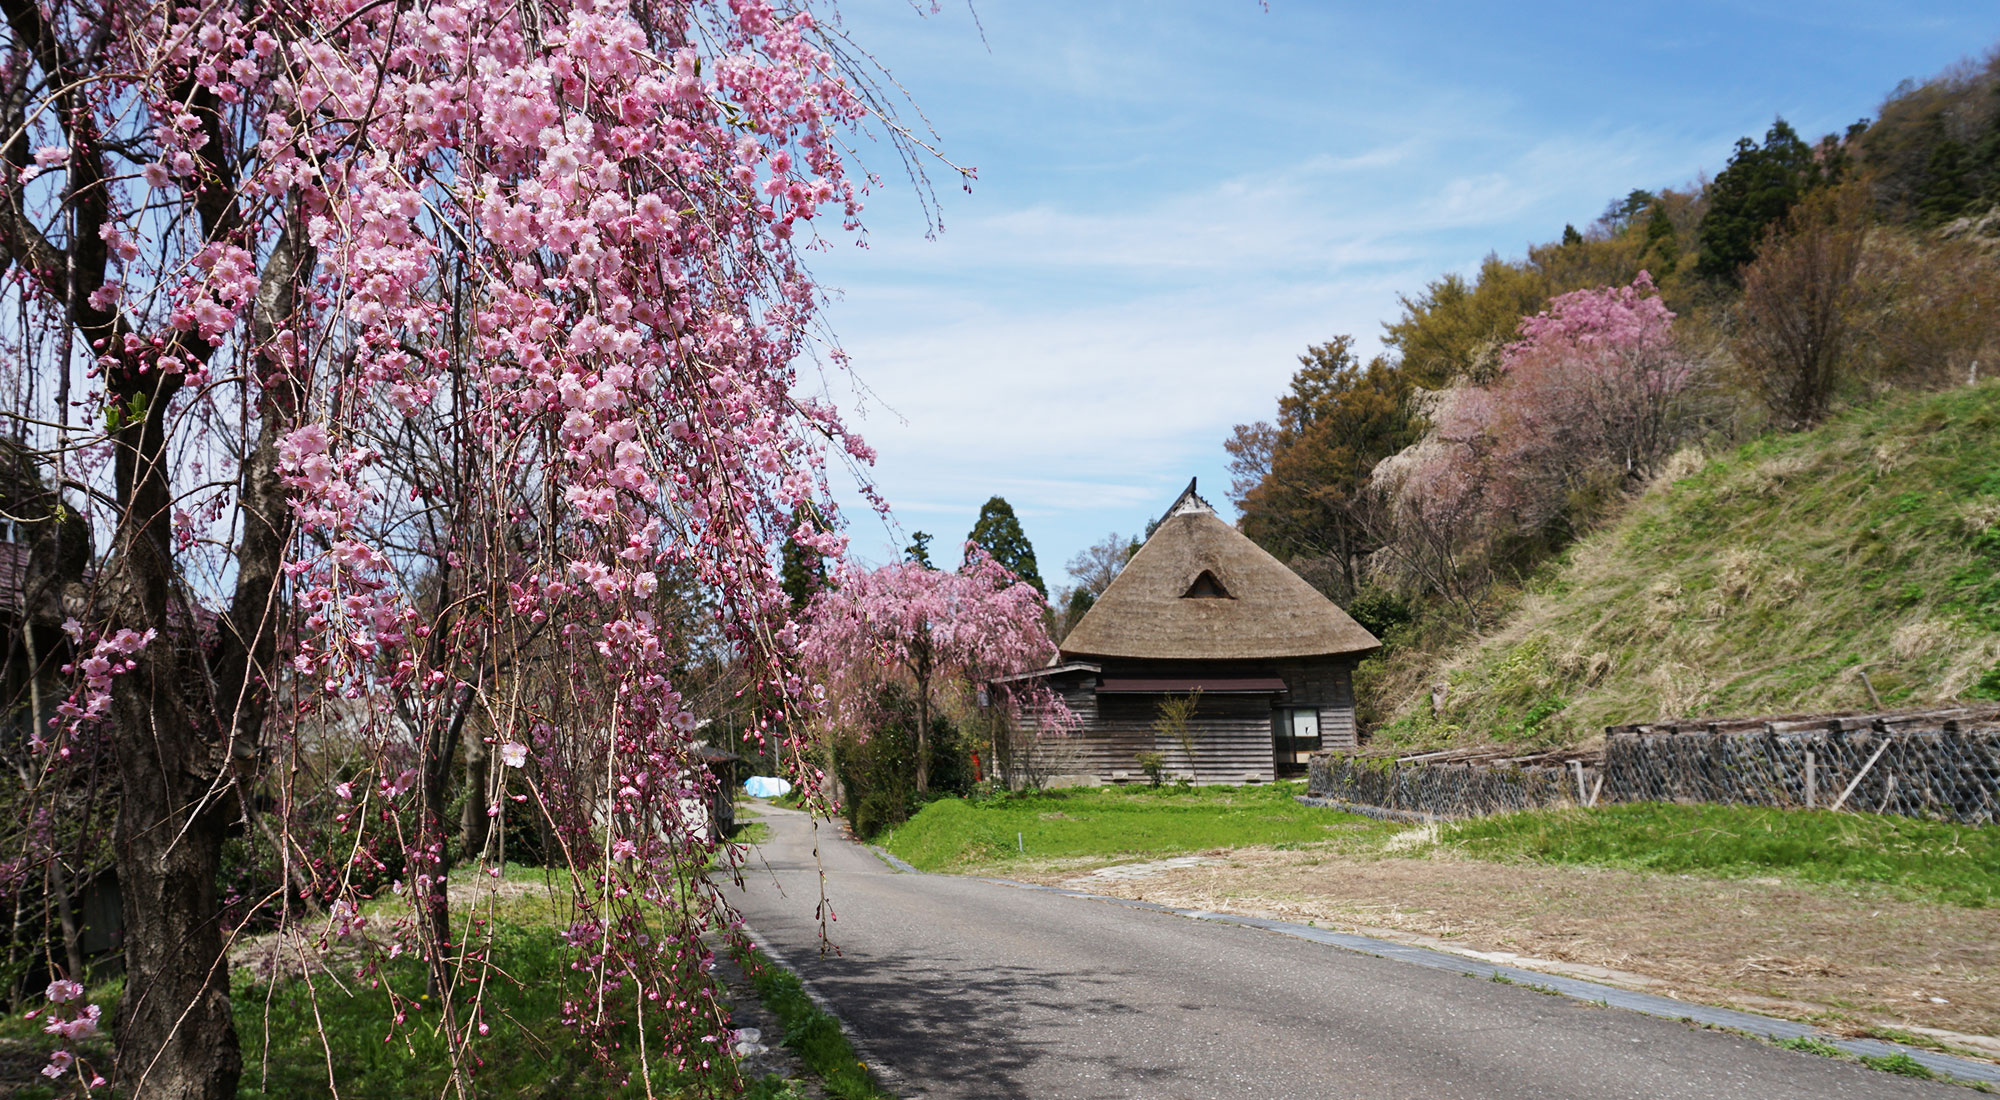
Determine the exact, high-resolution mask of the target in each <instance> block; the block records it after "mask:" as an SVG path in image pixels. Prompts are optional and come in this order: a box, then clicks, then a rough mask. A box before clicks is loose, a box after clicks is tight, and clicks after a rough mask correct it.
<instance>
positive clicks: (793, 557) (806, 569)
mask: <svg viewBox="0 0 2000 1100" xmlns="http://www.w3.org/2000/svg"><path fill="white" fill-rule="evenodd" d="M778 564H779V569H780V571H781V572H780V577H781V582H780V583H782V584H783V585H784V588H785V595H786V597H788V598H789V599H790V600H791V604H792V610H793V611H801V610H804V609H805V606H806V605H807V604H809V603H811V602H812V598H813V595H814V594H815V593H817V592H818V591H819V590H820V589H821V588H823V587H825V586H826V558H825V557H824V556H822V555H821V554H820V553H819V551H817V550H811V549H808V548H806V547H805V546H803V545H801V544H800V543H799V540H798V539H796V538H793V537H791V536H786V538H785V544H784V546H783V547H781V548H780V549H779V551H778Z"/></svg>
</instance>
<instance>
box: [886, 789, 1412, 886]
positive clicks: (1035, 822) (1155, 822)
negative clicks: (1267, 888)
mask: <svg viewBox="0 0 2000 1100" xmlns="http://www.w3.org/2000/svg"><path fill="white" fill-rule="evenodd" d="M1304 790H1305V784H1303V783H1273V784H1269V785H1266V786H1260V787H1192V788H1188V789H1185V790H1183V789H1181V788H1176V787H1158V788H1154V787H1078V788H1072V789H1068V790H1060V791H1046V792H1043V793H1041V794H1038V795H1029V796H1014V797H1008V796H1002V797H997V798H991V799H986V800H982V801H978V802H968V801H964V800H961V799H955V798H948V799H944V800H941V801H938V802H932V803H930V804H929V805H927V806H925V807H924V808H923V810H922V811H920V812H919V813H918V814H917V815H916V816H915V817H913V818H911V819H910V820H909V821H907V822H905V823H904V824H903V825H901V826H900V827H898V828H897V829H896V830H895V831H893V832H891V833H889V834H888V835H887V836H885V837H883V839H882V844H883V846H884V847H886V848H887V849H889V850H890V851H891V852H894V853H895V854H896V855H898V856H900V857H902V858H903V859H906V860H908V861H909V862H910V864H911V865H912V866H915V867H916V868H917V869H918V870H922V871H958V870H967V869H970V868H976V867H978V868H1004V867H1005V866H1007V865H1009V864H1011V863H1016V862H1020V861H1022V860H1044V861H1045V860H1050V859H1067V858H1079V857H1080V858H1096V857H1102V858H1119V857H1124V858H1136V857H1150V856H1170V855H1180V854H1185V853H1188V852H1201V851H1206V850H1208V849H1211V848H1233V847H1238V846H1241V845H1247V844H1261V845H1281V846H1282V845H1301V844H1313V843H1318V842H1322V841H1325V840H1326V839H1327V838H1328V837H1329V835H1330V834H1332V833H1334V832H1337V831H1341V830H1343V829H1347V828H1352V827H1354V826H1356V825H1365V824H1373V823H1372V822H1369V821H1368V819H1367V818H1361V817H1354V816H1352V815H1349V814H1335V813H1330V812H1328V811H1326V810H1318V809H1311V808H1308V807H1305V806H1301V805H1299V804H1298V803H1297V802H1294V801H1293V800H1292V796H1293V795H1296V794H1300V793H1303V791H1304Z"/></svg>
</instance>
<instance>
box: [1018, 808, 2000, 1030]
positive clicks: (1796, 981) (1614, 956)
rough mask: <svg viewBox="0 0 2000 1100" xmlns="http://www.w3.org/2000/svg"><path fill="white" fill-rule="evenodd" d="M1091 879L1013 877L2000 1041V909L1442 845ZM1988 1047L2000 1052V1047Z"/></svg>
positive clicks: (1241, 860) (1831, 1019)
mask: <svg viewBox="0 0 2000 1100" xmlns="http://www.w3.org/2000/svg"><path fill="white" fill-rule="evenodd" d="M1218 854H1220V853H1218ZM1081 869H1082V868H1081V867H1080V866H1077V865H1074V864H1072V866H1070V867H1068V868H1059V867H1053V866H1051V867H1045V868H1043V869H1041V870H1039V871H1037V872H1032V873H1029V874H1022V873H1020V872H1019V871H1018V870H1016V871H1014V874H1015V876H1016V877H1021V878H1027V879H1030V880H1032V881H1037V882H1042V883H1048V884H1061V885H1069V886H1072V887H1074V888H1078V889H1086V890H1090V891H1092V892H1095V893H1102V894H1110V895H1114V896H1119V897H1132V898H1142V899H1144V900H1146V901H1151V902H1159V903H1162V904H1166V905H1175V906H1181V907H1184V908H1191V909H1204V910H1211V911H1221V912H1232V913H1243V914H1248V915H1254V916H1263V917H1270V918H1276V919H1282V920H1290V921H1299V922H1305V921H1313V922H1316V923H1318V924H1319V925H1321V926H1323V927H1331V928H1338V929H1342V930H1347V931H1353V932H1359V933H1363V934H1367V935H1375V936H1380V937H1383V938H1386V939H1394V940H1403V941H1412V942H1419V943H1429V944H1433V945H1436V946H1439V947H1442V948H1444V949H1446V950H1451V951H1457V952H1461V953H1466V952H1470V953H1482V954H1494V955H1500V956H1503V957H1504V956H1509V955H1516V956H1521V958H1520V959H1518V960H1515V959H1504V961H1508V962H1512V963H1513V964H1514V965H1525V966H1529V967H1531V968H1537V967H1538V968H1542V969H1548V970H1551V971H1554V972H1564V973H1571V974H1575V975H1578V976H1585V977H1591V978H1594V979H1596V980H1600V981H1608V982H1610V983H1611V984H1616V985H1625V986H1630V987H1633V988H1643V989H1647V990H1649V991H1651V992H1655V993H1664V994H1667V995H1670V996H1674V997H1679V998H1681V999H1684V1000H1691V1001H1699V1002H1706V1003H1715V1004H1728V1005H1736V1006H1740V1007H1743V1008H1747V1009H1751V1010H1754V1011H1760V1012H1765V1013H1772V1014H1776V1015H1781V1016H1787V1017H1791V1018H1794V1019H1802V1020H1804V1019H1810V1020H1815V1021H1818V1022H1821V1023H1823V1024H1827V1025H1828V1026H1831V1027H1834V1028H1836V1029H1842V1028H1844V1029H1846V1030H1849V1031H1852V1032H1855V1033H1862V1032H1865V1031H1867V1030H1868V1029H1869V1028H1870V1027H1882V1026H1886V1027H1893V1028H1897V1029H1903V1030H1917V1029H1934V1030H1942V1031H1947V1032H1953V1033H1960V1034H1962V1035H1970V1036H1991V1035H1995V1034H2000V909H1967V908H1963V907H1959V906H1953V905H1938V904H1929V903H1922V902H1910V901H1897V900H1892V899H1888V898H1882V897H1876V896H1870V895H1867V894H1863V893H1857V892H1854V891H1849V890H1842V889H1836V888H1827V887H1818V886H1810V885H1801V884H1798V883H1794V882H1784V881H1781V880H1778V879H1775V878H1766V879H1748V880H1743V879H1737V880H1718V879H1708V878H1697V877H1692V876H1675V875H1650V874H1641V873H1636V872H1631V871H1621V870H1610V869H1602V868H1587V867H1564V866H1546V865H1536V864H1499V863H1486V862H1480V861H1475V860H1466V859H1459V858H1454V857H1452V856H1450V855H1449V854H1446V853H1442V852H1434V853H1433V854H1432V855H1430V856H1429V857H1428V858H1408V857H1402V856H1398V857H1391V858H1379V859H1378V858H1369V857H1367V856H1356V855H1350V854H1343V853H1341V852H1340V851H1338V850H1336V849H1329V848H1322V849H1317V850H1315V849H1304V850H1293V851H1278V850H1272V849H1266V848H1242V849H1235V850H1232V851H1229V852H1228V853H1227V858H1226V859H1222V860H1216V861H1213V862H1207V863H1202V864H1198V865H1182V866H1174V867H1161V868H1158V869H1157V871H1155V872H1154V873H1151V874H1143V875H1130V874H1128V875H1127V876H1125V877H1122V878H1106V877H1101V876H1089V877H1087V878H1085V877H1083V876H1082V875H1081V874H1080V873H1079V872H1080V871H1081ZM1496 961H1502V960H1496ZM1933 998H1937V999H1938V1000H1933ZM1939 1001H1942V1002H1944V1003H1939ZM1992 1052H1993V1053H2000V1043H1996V1044H1995V1045H1994V1046H1993V1048H1992Z"/></svg>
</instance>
